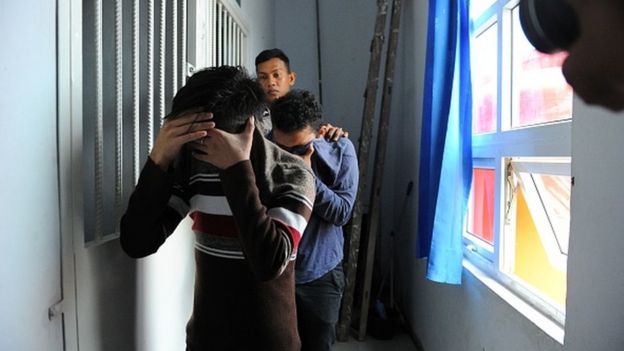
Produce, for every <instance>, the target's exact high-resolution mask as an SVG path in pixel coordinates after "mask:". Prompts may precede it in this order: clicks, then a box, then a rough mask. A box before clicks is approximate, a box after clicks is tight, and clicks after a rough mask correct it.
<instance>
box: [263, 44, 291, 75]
mask: <svg viewBox="0 0 624 351" xmlns="http://www.w3.org/2000/svg"><path fill="white" fill-rule="evenodd" d="M273 58H278V59H280V60H282V61H284V65H286V70H288V73H290V60H289V59H288V56H286V54H285V53H284V52H283V51H282V50H280V49H278V48H274V49H267V50H264V51H262V52H261V53H259V54H258V56H256V67H258V65H259V64H261V63H263V62H266V61H268V60H270V59H273Z"/></svg>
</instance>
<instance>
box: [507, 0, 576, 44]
mask: <svg viewBox="0 0 624 351" xmlns="http://www.w3.org/2000/svg"><path fill="white" fill-rule="evenodd" d="M519 6H520V23H521V25H522V30H523V31H524V34H525V35H526V37H527V39H528V40H529V42H530V43H531V45H533V46H534V47H535V49H537V50H538V51H541V52H543V53H547V54H549V53H554V52H557V51H564V50H567V49H568V48H569V47H570V45H572V43H574V41H575V40H576V39H577V38H578V36H579V31H580V29H579V23H578V18H577V16H576V13H575V12H574V10H573V9H572V7H571V6H570V5H569V4H568V3H567V2H566V1H565V0H521V1H520V4H519Z"/></svg>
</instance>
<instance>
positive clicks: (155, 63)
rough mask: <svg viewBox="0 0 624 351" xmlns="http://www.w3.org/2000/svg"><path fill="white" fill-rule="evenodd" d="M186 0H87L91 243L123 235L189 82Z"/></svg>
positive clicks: (86, 187)
mask: <svg viewBox="0 0 624 351" xmlns="http://www.w3.org/2000/svg"><path fill="white" fill-rule="evenodd" d="M186 1H187V0H160V1H156V0H126V1H124V0H115V1H114V2H103V1H102V0H83V38H84V39H83V43H84V47H85V50H84V54H83V73H84V74H83V81H82V87H83V97H84V103H83V138H82V140H83V148H84V152H83V158H84V162H83V163H82V164H83V174H84V179H83V184H82V188H83V191H82V193H83V199H84V208H83V209H84V216H83V218H84V221H85V223H84V224H85V242H86V243H87V244H95V243H98V242H102V241H105V240H108V239H110V238H114V237H116V236H117V232H118V223H119V219H120V216H121V214H122V213H123V210H124V209H125V206H126V201H127V199H128V197H129V194H130V192H131V191H132V190H133V186H132V185H133V184H135V183H136V180H137V179H138V176H139V172H140V167H141V164H142V162H143V161H144V160H145V159H146V156H147V154H148V153H149V151H150V150H151V148H152V146H153V140H154V135H155V133H157V132H158V127H157V126H159V125H160V123H161V122H162V120H163V118H164V116H165V114H166V109H167V107H168V104H169V103H170V101H171V99H172V97H173V94H175V92H176V90H177V89H178V88H179V87H180V86H181V85H183V84H184V82H185V77H186V75H185V74H181V72H185V62H186V33H187V32H186V10H187V5H186ZM109 29H110V30H109ZM156 40H158V43H157V45H156V42H155V41H156ZM156 121H157V122H156ZM155 122H156V123H158V124H156V123H155ZM155 125H156V126H155Z"/></svg>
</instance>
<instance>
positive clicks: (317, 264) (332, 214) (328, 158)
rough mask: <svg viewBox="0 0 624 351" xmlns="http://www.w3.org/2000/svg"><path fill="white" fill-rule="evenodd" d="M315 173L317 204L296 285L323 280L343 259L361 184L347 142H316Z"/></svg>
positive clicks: (300, 253)
mask: <svg viewBox="0 0 624 351" xmlns="http://www.w3.org/2000/svg"><path fill="white" fill-rule="evenodd" d="M313 144H314V153H313V154H312V170H313V171H314V174H315V175H316V200H315V202H314V209H313V211H312V217H311V218H310V221H309V222H308V226H307V227H306V229H305V231H304V234H303V237H302V238H301V242H300V243H299V250H298V252H297V264H296V265H295V270H296V274H295V277H296V282H297V284H301V283H307V282H310V281H313V280H315V279H318V278H320V277H321V276H323V275H324V274H325V273H327V272H329V271H330V270H332V269H333V268H334V267H336V265H338V264H339V263H340V262H341V261H342V258H343V249H344V235H343V232H342V226H343V225H345V224H346V223H347V222H348V221H349V219H350V218H351V213H352V211H353V206H354V204H355V197H356V195H357V187H358V180H359V170H358V163H357V156H356V154H355V148H354V147H353V143H352V142H351V141H350V140H349V139H347V138H340V139H339V140H338V141H327V140H325V139H323V138H319V139H315V140H314V141H313Z"/></svg>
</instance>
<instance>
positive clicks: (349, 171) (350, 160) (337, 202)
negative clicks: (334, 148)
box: [314, 142, 359, 226]
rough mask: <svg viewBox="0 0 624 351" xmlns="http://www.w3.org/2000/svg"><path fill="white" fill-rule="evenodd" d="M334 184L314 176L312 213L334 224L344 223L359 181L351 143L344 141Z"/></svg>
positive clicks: (349, 211) (351, 206) (347, 219)
mask: <svg viewBox="0 0 624 351" xmlns="http://www.w3.org/2000/svg"><path fill="white" fill-rule="evenodd" d="M340 161H341V163H340V165H339V170H338V174H337V176H336V182H335V184H330V185H328V184H325V183H323V181H322V180H321V179H320V178H322V176H320V177H319V175H317V177H316V199H315V202H314V213H315V214H316V215H318V216H320V217H321V218H323V219H324V220H326V221H328V222H330V223H333V224H334V225H339V226H340V225H345V224H346V223H347V222H348V221H349V219H350V218H351V212H352V211H353V206H354V204H355V197H356V195H357V187H358V181H359V170H358V164H357V157H356V155H355V149H354V148H353V144H352V143H350V142H349V143H346V147H345V149H344V154H343V155H342V158H341V160H340Z"/></svg>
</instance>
